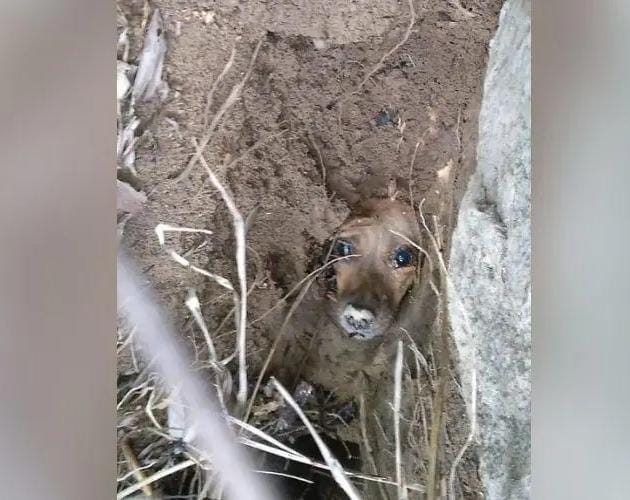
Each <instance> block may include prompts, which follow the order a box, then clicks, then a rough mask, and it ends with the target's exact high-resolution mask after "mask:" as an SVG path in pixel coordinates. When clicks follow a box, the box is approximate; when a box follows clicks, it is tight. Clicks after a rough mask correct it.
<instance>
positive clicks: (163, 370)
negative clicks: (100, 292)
mask: <svg viewBox="0 0 630 500" xmlns="http://www.w3.org/2000/svg"><path fill="white" fill-rule="evenodd" d="M118 307H119V309H120V310H121V313H122V314H123V315H124V316H125V317H126V318H127V319H128V320H129V321H130V323H132V324H133V325H135V327H136V328H137V331H136V335H137V337H136V338H137V339H138V342H139V343H140V344H141V346H142V350H143V352H144V353H145V354H146V356H147V359H149V360H153V363H154V366H155V370H156V371H157V372H158V373H159V374H160V375H161V377H162V378H163V380H164V382H165V384H167V385H168V386H170V387H171V388H178V389H179V392H180V394H181V395H182V396H183V397H184V398H185V400H186V403H187V405H188V408H187V410H188V415H187V418H188V419H189V421H190V422H191V425H193V426H194V429H195V444H196V446H197V447H198V449H199V450H200V451H201V452H203V454H204V456H207V457H208V459H209V460H210V461H211V464H212V471H211V472H212V473H216V474H218V475H219V477H220V479H221V481H222V484H224V485H225V491H226V493H227V497H228V498H230V499H234V500H237V499H238V500H249V499H251V500H254V499H255V500H271V499H272V498H274V496H273V495H271V494H270V493H269V491H268V489H267V488H266V485H265V483H264V482H263V481H261V480H260V478H259V477H257V476H255V475H254V474H253V473H252V472H251V470H252V468H251V467H250V463H249V460H248V459H247V456H246V455H245V453H243V451H242V450H241V449H240V448H239V447H238V446H237V445H236V442H235V439H234V437H233V435H232V433H231V432H230V429H229V428H228V426H227V425H226V423H225V420H224V415H223V414H222V413H221V411H220V410H219V409H218V407H217V405H215V404H214V402H213V401H211V400H210V398H209V397H208V392H207V391H206V390H205V389H204V386H203V384H202V383H201V381H200V380H199V379H198V378H197V377H196V376H195V375H194V374H193V372H192V370H191V368H190V366H191V365H190V362H189V361H188V360H187V357H186V355H185V353H184V350H183V349H182V347H181V345H180V344H179V343H178V342H177V336H176V335H175V333H174V331H173V329H172V327H171V324H170V322H169V321H168V319H167V318H166V316H165V315H164V314H163V312H162V311H161V310H160V308H159V307H158V306H157V302H156V301H155V300H153V298H152V297H151V296H150V294H149V292H148V291H147V290H146V287H145V286H143V284H142V283H141V281H140V279H139V277H138V276H137V275H136V273H135V271H134V270H133V268H132V267H131V265H130V263H129V262H128V261H127V259H126V257H125V256H123V255H121V254H119V255H118ZM138 489H139V488H138Z"/></svg>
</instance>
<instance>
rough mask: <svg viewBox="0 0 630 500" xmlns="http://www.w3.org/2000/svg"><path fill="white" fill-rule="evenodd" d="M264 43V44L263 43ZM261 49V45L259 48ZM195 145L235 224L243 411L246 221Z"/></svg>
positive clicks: (240, 402) (242, 405)
mask: <svg viewBox="0 0 630 500" xmlns="http://www.w3.org/2000/svg"><path fill="white" fill-rule="evenodd" d="M261 43H262V42H261ZM258 47H260V44H259V46H258ZM193 142H194V143H195V147H196V148H197V154H198V155H199V160H200V161H201V164H202V165H203V166H204V168H205V169H206V172H207V173H208V177H209V179H210V182H211V183H212V184H213V185H214V187H215V188H216V189H217V191H219V193H221V197H222V198H223V201H224V202H225V204H226V206H227V208H228V210H229V211H230V213H231V214H232V219H233V222H234V238H235V240H236V271H237V274H238V281H239V314H238V316H237V318H238V321H237V330H238V333H237V349H238V393H237V395H236V401H237V403H238V405H239V408H240V410H241V411H242V410H243V409H244V408H245V404H246V403H247V352H246V348H247V269H246V259H245V221H244V219H243V216H242V215H241V213H240V212H239V211H238V208H236V203H234V200H233V198H232V196H231V195H230V193H229V192H228V190H227V189H226V188H225V186H223V184H221V182H220V181H219V179H218V177H217V176H216V175H215V174H214V172H213V171H212V170H211V169H210V167H209V166H208V163H207V162H206V160H205V158H204V157H203V153H202V152H201V148H200V147H199V146H198V145H197V144H196V141H194V140H193Z"/></svg>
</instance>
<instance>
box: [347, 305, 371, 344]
mask: <svg viewBox="0 0 630 500" xmlns="http://www.w3.org/2000/svg"><path fill="white" fill-rule="evenodd" d="M343 323H344V327H345V330H346V331H347V332H348V333H349V334H350V335H351V336H352V335H359V336H361V337H364V336H366V334H367V333H369V332H370V331H371V329H372V326H373V325H374V313H373V312H372V311H370V310H369V309H365V308H363V307H358V306H355V305H352V304H348V305H347V306H346V307H345V308H344V310H343Z"/></svg>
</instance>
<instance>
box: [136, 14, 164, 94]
mask: <svg viewBox="0 0 630 500" xmlns="http://www.w3.org/2000/svg"><path fill="white" fill-rule="evenodd" d="M165 54H166V38H165V36H164V28H163V23H162V16H161V15H160V10H159V9H155V11H154V12H153V17H152V18H151V22H150V23H149V27H148V29H147V33H146V36H145V38H144V47H143V48H142V53H141V54H140V62H139V64H138V73H137V74H136V80H135V82H134V84H133V97H134V99H135V100H138V99H143V100H145V101H146V100H149V99H152V98H153V97H154V96H155V94H156V92H157V91H158V90H160V89H166V82H163V81H162V69H163V67H164V56H165ZM162 97H163V96H162Z"/></svg>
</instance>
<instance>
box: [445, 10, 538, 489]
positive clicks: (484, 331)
mask: <svg viewBox="0 0 630 500" xmlns="http://www.w3.org/2000/svg"><path fill="white" fill-rule="evenodd" d="M530 12H531V4H530V1H529V0H508V1H507V2H506V3H505V4H504V6H503V10H502V12H501V17H500V21H499V28H498V30H497V33H496V36H495V38H494V40H493V41H492V43H491V46H490V47H491V48H490V56H489V62H488V71H487V74H486V80H485V84H484V95H483V100H482V106H481V113H480V117H479V143H478V149H477V170H476V172H475V173H474V174H473V176H472V177H471V180H470V184H469V186H468V188H467V190H466V193H465V195H464V198H463V199H462V203H461V207H460V212H459V217H458V221H457V227H456V229H455V232H454V234H453V240H452V249H451V255H450V266H449V267H450V275H451V279H452V287H451V290H450V291H449V294H450V296H449V299H450V301H449V302H450V303H449V312H450V316H451V324H452V330H453V335H454V339H455V343H456V345H457V351H458V358H459V369H460V374H461V377H462V383H463V388H464V393H465V397H466V398H467V405H468V409H469V414H470V415H472V413H473V409H474V407H473V396H472V393H473V381H474V378H473V372H474V371H476V375H477V377H476V378H477V384H476V385H477V396H476V405H477V408H476V415H477V436H476V438H477V440H478V442H479V443H480V447H479V454H480V456H479V458H480V464H481V478H482V481H483V483H484V487H485V489H486V498H489V499H491V500H492V499H521V498H529V488H530V474H531V473H530V470H531V469H530V449H531V440H530V366H531V319H530V313H531V274H530V261H531V258H530V255H531V252H530V247H531V234H530V170H531V169H530V167H531V153H530V143H531V133H530V128H531V127H530V124H531V112H530V99H531V82H530V80H531V63H530V56H531V36H530V31H531V29H530Z"/></svg>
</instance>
